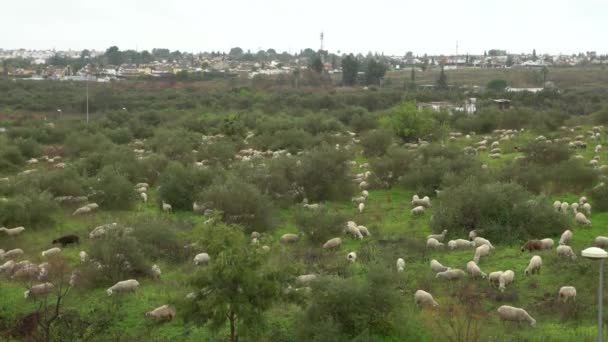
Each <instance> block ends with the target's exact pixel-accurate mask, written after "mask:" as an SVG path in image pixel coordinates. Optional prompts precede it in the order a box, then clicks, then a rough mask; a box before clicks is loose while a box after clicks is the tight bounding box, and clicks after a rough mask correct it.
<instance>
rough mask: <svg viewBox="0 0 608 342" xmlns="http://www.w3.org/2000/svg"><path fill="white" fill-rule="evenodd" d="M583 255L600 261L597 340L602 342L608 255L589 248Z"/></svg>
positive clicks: (599, 249) (601, 250)
mask: <svg viewBox="0 0 608 342" xmlns="http://www.w3.org/2000/svg"><path fill="white" fill-rule="evenodd" d="M581 255H582V256H584V257H585V258H589V259H593V260H599V261H600V283H599V286H598V288H597V301H598V303H597V305H598V309H597V340H598V342H602V338H603V335H602V327H603V325H604V322H603V321H602V301H603V299H602V295H603V294H604V259H606V258H607V257H608V253H606V251H605V250H603V249H601V248H597V247H589V248H587V249H585V250H583V251H582V252H581Z"/></svg>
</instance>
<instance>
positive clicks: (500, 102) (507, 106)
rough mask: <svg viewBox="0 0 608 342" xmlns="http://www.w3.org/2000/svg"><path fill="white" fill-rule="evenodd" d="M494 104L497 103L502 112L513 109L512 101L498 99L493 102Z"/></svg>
mask: <svg viewBox="0 0 608 342" xmlns="http://www.w3.org/2000/svg"><path fill="white" fill-rule="evenodd" d="M493 102H494V103H496V105H498V109H500V110H507V109H510V108H511V100H507V99H496V100H493Z"/></svg>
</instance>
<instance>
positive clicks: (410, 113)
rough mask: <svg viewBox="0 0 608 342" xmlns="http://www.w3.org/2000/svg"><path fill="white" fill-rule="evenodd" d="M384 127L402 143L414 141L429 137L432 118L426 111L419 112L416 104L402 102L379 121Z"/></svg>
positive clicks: (432, 124)
mask: <svg viewBox="0 0 608 342" xmlns="http://www.w3.org/2000/svg"><path fill="white" fill-rule="evenodd" d="M381 123H382V125H383V126H384V127H386V128H389V129H392V130H393V132H395V135H397V136H398V137H400V138H401V139H403V140H404V141H414V140H416V139H418V138H422V137H425V136H427V135H429V134H430V133H431V132H432V131H433V129H434V127H435V122H434V120H433V116H432V115H431V113H429V112H428V111H422V112H419V111H418V108H417V107H416V102H403V103H401V104H399V105H397V106H395V107H393V108H392V109H391V110H390V114H389V115H388V116H385V117H384V118H382V119H381Z"/></svg>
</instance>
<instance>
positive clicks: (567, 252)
mask: <svg viewBox="0 0 608 342" xmlns="http://www.w3.org/2000/svg"><path fill="white" fill-rule="evenodd" d="M556 251H557V256H558V257H563V258H570V259H572V260H576V254H574V251H573V250H572V247H570V246H566V245H562V246H558V247H557V249H556Z"/></svg>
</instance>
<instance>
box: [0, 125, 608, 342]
mask: <svg viewBox="0 0 608 342" xmlns="http://www.w3.org/2000/svg"><path fill="white" fill-rule="evenodd" d="M532 137H533V135H532V134H528V133H524V134H521V135H520V136H519V137H518V138H517V139H516V140H512V141H509V142H505V143H503V144H502V145H501V147H502V148H503V151H505V152H506V153H505V154H504V157H503V158H502V159H490V158H488V156H487V153H483V154H481V155H480V156H479V158H480V159H481V160H482V161H483V162H485V163H487V164H488V165H489V167H490V168H499V167H502V166H503V165H504V164H505V163H509V162H512V161H513V159H514V158H515V157H516V156H517V155H519V153H516V152H514V151H513V147H514V146H516V145H518V144H522V143H523V142H524V141H526V140H530V139H532ZM477 140H481V138H480V137H478V138H476V139H475V141H477ZM451 143H452V144H458V145H459V146H465V145H466V144H468V141H467V140H465V138H460V139H459V140H457V141H455V142H451ZM590 143H591V142H589V144H590ZM582 155H583V156H584V157H585V158H586V159H589V158H591V157H592V156H593V155H594V153H593V151H592V149H587V150H586V151H584V152H582ZM605 159H608V154H607V153H606V152H602V153H601V160H605ZM359 161H360V162H363V161H364V159H363V158H359ZM354 171H355V172H360V170H359V169H356V170H354ZM412 195H414V192H413V191H410V190H407V189H403V188H401V187H395V188H392V189H389V190H372V191H370V197H369V200H368V202H367V203H366V207H365V210H364V211H363V213H359V212H358V210H357V209H356V207H355V206H354V205H353V204H352V203H351V202H328V203H325V204H324V205H326V206H328V207H330V208H332V209H336V210H338V211H340V212H342V213H344V214H345V215H346V216H347V217H348V218H349V219H351V220H354V221H356V222H357V224H360V225H365V226H366V227H368V228H369V229H370V231H371V233H372V235H373V236H372V238H371V239H373V240H376V241H377V242H379V243H378V245H377V249H376V250H375V253H378V258H379V259H380V260H382V262H384V263H386V264H387V265H390V267H392V268H394V267H395V266H394V265H395V260H396V259H397V258H398V257H401V258H404V259H405V262H406V268H405V272H403V273H400V274H399V283H398V284H395V285H396V290H397V291H399V294H400V301H401V305H400V308H399V310H401V312H403V313H405V314H406V316H408V317H412V319H413V322H420V323H421V324H422V328H424V329H428V330H430V331H432V333H431V334H430V336H432V337H431V338H429V339H428V340H429V341H435V340H444V339H447V336H448V335H450V336H451V335H453V334H455V333H453V332H452V331H451V330H449V329H447V328H446V329H447V330H444V329H443V328H444V327H445V326H444V325H442V324H449V323H448V322H450V320H453V321H454V322H455V324H456V325H458V324H461V323H462V321H460V318H459V317H460V316H459V315H458V312H456V314H453V313H452V314H451V313H450V312H449V311H448V309H443V308H453V309H455V310H465V309H466V305H467V304H466V303H462V302H459V300H458V298H459V296H460V294H461V293H462V291H474V292H476V293H480V294H481V298H483V300H482V302H481V303H479V308H478V309H479V311H478V312H476V315H475V316H474V317H475V318H474V323H473V325H474V326H475V328H474V330H475V331H476V333H478V334H479V335H480V336H482V337H483V340H492V341H502V340H509V341H511V340H526V341H591V340H593V339H594V338H595V333H596V321H595V319H596V311H595V310H596V300H597V299H596V293H597V292H596V290H597V288H596V286H597V285H596V284H597V267H596V264H595V263H594V262H592V261H589V260H586V259H584V258H582V257H579V258H578V259H577V260H576V261H566V260H563V259H558V258H557V256H556V255H555V250H554V249H552V250H547V251H543V252H540V253H537V254H538V255H540V256H541V257H542V258H543V268H542V271H541V273H540V274H539V275H533V276H524V269H525V268H526V266H527V264H528V261H529V259H530V257H531V254H530V253H527V252H526V253H522V252H521V251H520V247H521V246H520V245H519V244H517V245H505V244H502V243H501V242H500V241H493V243H494V245H495V246H496V249H495V250H492V252H491V255H490V256H489V257H486V258H483V259H482V261H481V262H480V267H481V269H482V270H483V271H484V272H486V273H490V272H493V271H498V270H507V269H511V270H513V271H514V272H515V274H516V276H515V282H514V284H512V285H511V286H509V287H508V289H507V290H506V291H505V292H504V293H500V292H499V291H498V290H497V289H496V288H492V287H490V286H489V284H488V283H487V281H486V280H474V279H470V278H468V277H467V278H466V279H465V280H463V281H459V282H455V283H449V282H447V281H440V280H437V279H435V275H434V273H433V272H432V271H431V270H430V267H429V261H430V260H432V259H437V260H439V261H440V262H441V263H442V264H444V265H446V266H450V267H453V268H460V269H465V265H466V263H467V262H468V261H469V260H472V258H473V254H474V250H473V249H467V250H457V251H447V250H436V251H429V250H427V249H426V248H424V243H425V237H426V236H427V235H428V234H430V233H431V231H430V228H429V219H430V217H431V216H432V214H433V209H430V210H427V211H426V213H425V214H424V215H422V216H419V217H412V215H411V214H410V209H411V205H410V203H409V202H410V200H411V197H412ZM421 195H425V194H421ZM580 195H583V194H570V193H564V194H558V195H553V196H552V198H551V200H554V199H559V200H561V201H567V202H569V203H572V202H576V201H577V200H578V198H579V196H580ZM149 196H150V197H151V199H150V200H149V202H148V204H139V205H138V207H137V208H136V210H134V211H130V212H117V211H104V210H101V211H100V212H99V213H98V214H95V215H94V216H90V217H82V218H80V217H73V216H70V211H67V210H66V211H65V212H63V213H60V214H58V215H57V217H56V221H57V222H58V223H57V224H56V225H55V226H53V227H49V228H48V229H40V230H27V231H26V232H25V233H24V234H22V235H20V236H18V237H16V238H8V237H5V236H1V237H0V247H1V248H3V249H5V250H9V249H11V248H18V247H19V248H23V249H24V250H25V252H26V255H25V257H24V258H25V259H29V260H30V261H33V262H36V263H41V262H43V258H42V257H41V256H40V251H42V250H45V249H47V248H50V247H51V243H50V242H51V240H52V239H54V238H56V237H57V236H60V235H62V234H65V233H77V234H78V235H80V236H81V237H82V243H81V245H80V246H79V247H68V248H66V249H65V250H64V251H63V253H62V254H63V256H64V257H65V258H66V260H68V262H69V263H70V264H72V265H73V266H75V267H76V266H77V265H78V264H79V257H78V252H79V251H80V250H88V249H89V248H90V246H91V243H92V242H91V241H90V240H89V239H88V233H89V232H90V231H91V230H92V229H93V227H95V226H98V225H100V224H105V223H109V222H130V221H133V220H137V219H138V217H143V216H147V217H149V216H155V215H167V214H164V213H161V212H160V211H159V209H158V207H157V206H156V205H154V204H153V203H156V196H157V194H156V193H155V192H154V191H152V192H150V193H149ZM433 200H435V199H434V198H433ZM592 204H593V203H592ZM294 211H295V207H290V208H286V209H277V211H276V213H275V217H276V219H277V220H278V221H279V224H278V226H277V228H276V229H275V230H273V231H271V232H269V233H268V234H267V235H266V236H264V238H263V240H262V242H263V243H265V244H268V245H270V247H271V249H272V250H273V251H275V252H276V253H277V256H281V255H291V253H294V252H295V251H297V250H298V249H299V248H300V246H298V245H296V246H283V245H281V244H279V242H278V240H279V237H280V236H281V235H282V234H285V233H295V232H297V227H296V225H295V222H294ZM173 215H174V216H177V217H180V218H183V219H187V220H192V222H194V228H193V229H192V230H189V231H183V232H180V234H182V235H183V238H184V239H185V240H195V239H196V238H197V237H198V236H199V233H200V227H201V226H202V225H203V221H204V220H205V218H204V217H202V216H195V215H193V214H192V213H189V212H177V213H174V214H173ZM590 219H591V220H592V222H593V225H592V226H591V227H585V228H582V227H578V226H577V227H571V229H572V230H573V232H574V238H573V241H572V247H573V249H574V250H575V252H576V253H577V254H579V255H580V251H581V250H582V249H583V248H585V247H588V246H590V245H592V241H593V239H594V238H595V237H596V236H598V235H608V232H607V230H606V229H607V227H608V212H594V213H593V215H591V217H590ZM545 237H546V236H539V237H538V238H545ZM549 237H550V238H553V239H554V240H555V242H556V244H557V241H558V240H559V236H549ZM456 238H467V237H466V236H454V235H453V234H452V233H448V237H447V239H446V240H450V239H456ZM343 240H344V244H343V245H342V247H341V248H340V250H339V251H336V252H332V253H325V254H323V257H324V258H326V259H335V260H339V261H338V262H340V263H347V262H346V254H347V253H349V252H351V251H357V252H358V253H359V254H360V255H361V261H358V262H357V263H355V264H352V265H349V266H348V267H350V268H353V273H354V274H357V275H364V274H366V267H367V265H366V263H365V256H366V253H369V250H368V249H367V248H368V247H369V243H368V241H366V240H363V241H360V240H355V239H351V238H348V237H343ZM303 243H306V241H304V242H301V243H300V244H303ZM292 249H293V251H292ZM275 252H273V253H275ZM295 259H296V256H294V260H295ZM158 264H159V266H160V267H161V269H162V270H163V275H162V278H161V280H160V281H153V280H149V279H142V280H140V283H141V287H140V290H139V291H137V293H136V294H135V295H124V296H113V297H111V298H110V297H108V296H107V295H106V292H105V288H96V289H94V290H91V291H81V290H79V289H78V288H75V289H73V290H72V292H71V294H70V295H69V296H68V297H67V301H66V303H65V307H66V308H68V312H69V311H70V310H73V311H76V312H79V313H80V314H81V315H82V316H85V317H91V319H97V318H98V317H104V318H107V319H108V322H107V325H106V326H105V328H104V329H103V331H89V332H88V334H89V335H88V336H86V338H85V339H84V340H86V341H108V340H115V341H127V340H135V341H207V340H209V341H210V340H215V339H216V337H215V335H212V334H211V333H210V332H209V331H208V330H207V329H206V328H205V327H198V326H194V325H190V324H184V322H182V320H181V319H179V312H178V319H175V320H173V321H172V322H169V323H162V324H161V323H153V322H151V321H149V320H145V319H144V312H146V311H149V310H151V309H153V308H155V307H158V306H160V305H162V304H165V303H174V302H176V301H177V300H178V299H180V298H183V296H184V295H185V294H186V293H188V292H189V289H188V287H187V279H188V276H189V275H190V274H191V273H192V272H193V271H194V266H193V265H192V264H191V263H185V264H175V263H171V262H168V261H163V260H160V261H159V262H158ZM308 271H314V266H309V269H308ZM565 285H570V286H575V287H576V288H577V290H578V296H577V298H576V301H575V302H570V303H567V304H564V303H559V302H558V301H557V293H558V290H559V288H560V287H561V286H565ZM417 289H424V290H426V291H428V292H430V293H432V294H433V295H434V297H435V299H436V300H437V301H438V302H439V304H440V306H441V307H442V308H441V309H439V310H419V309H417V308H416V307H415V305H414V301H413V294H414V292H415V291H416V290H417ZM24 290H25V288H24V286H23V284H20V283H17V282H12V281H8V280H7V279H5V278H2V279H1V280H0V299H1V300H0V319H2V320H13V319H15V318H16V317H18V316H20V315H22V314H25V313H28V312H31V311H32V310H34V309H35V306H36V303H35V302H32V301H26V300H24V298H23V291H24ZM503 304H509V305H513V306H517V307H523V308H525V309H526V310H528V312H529V313H530V314H531V315H532V316H533V317H534V318H536V320H537V326H536V327H534V328H531V327H529V326H527V325H521V326H517V328H515V327H516V326H514V325H504V324H501V323H500V322H499V319H498V317H497V314H496V309H497V308H498V307H499V306H500V305H503ZM296 311H297V310H295V308H294V307H290V305H283V304H281V305H276V306H275V307H273V308H272V309H271V310H269V311H268V312H267V313H266V315H267V316H268V319H269V321H270V323H271V324H276V325H281V326H284V327H286V329H291V328H293V326H294V324H295V322H296V317H295V316H294V312H296ZM454 322H452V323H454ZM407 324H412V323H406V322H404V326H407ZM417 328H418V329H420V328H421V326H418V327H417ZM607 336H608V335H607Z"/></svg>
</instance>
